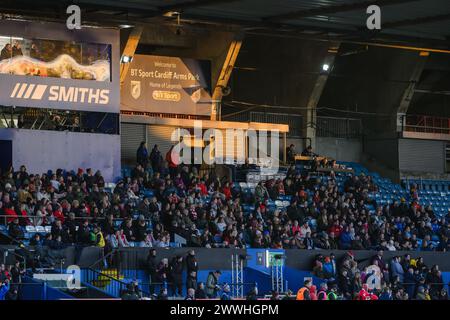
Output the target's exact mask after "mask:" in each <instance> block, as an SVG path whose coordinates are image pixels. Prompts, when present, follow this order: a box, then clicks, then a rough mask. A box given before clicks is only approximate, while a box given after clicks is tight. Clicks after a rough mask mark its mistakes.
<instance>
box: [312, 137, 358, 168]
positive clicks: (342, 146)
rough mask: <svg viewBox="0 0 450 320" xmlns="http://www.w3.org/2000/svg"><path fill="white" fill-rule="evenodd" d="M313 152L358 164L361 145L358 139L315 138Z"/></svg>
mask: <svg viewBox="0 0 450 320" xmlns="http://www.w3.org/2000/svg"><path fill="white" fill-rule="evenodd" d="M315 152H316V153H318V154H320V155H324V156H327V157H331V158H333V159H337V160H340V161H352V162H360V161H361V152H362V144H361V140H360V139H342V138H330V137H317V138H316V150H315Z"/></svg>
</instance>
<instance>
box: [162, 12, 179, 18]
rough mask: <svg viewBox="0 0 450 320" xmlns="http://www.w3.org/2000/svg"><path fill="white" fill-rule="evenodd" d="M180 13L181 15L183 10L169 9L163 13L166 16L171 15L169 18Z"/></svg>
mask: <svg viewBox="0 0 450 320" xmlns="http://www.w3.org/2000/svg"><path fill="white" fill-rule="evenodd" d="M180 15H181V12H178V11H168V12H165V13H164V14H163V16H164V17H169V18H171V17H175V16H180Z"/></svg>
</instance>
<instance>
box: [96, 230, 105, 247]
mask: <svg viewBox="0 0 450 320" xmlns="http://www.w3.org/2000/svg"><path fill="white" fill-rule="evenodd" d="M93 235H94V239H93V240H94V243H95V245H96V246H97V247H100V248H104V247H105V238H104V237H103V233H102V232H101V231H100V229H99V228H98V227H95V228H94V234H93Z"/></svg>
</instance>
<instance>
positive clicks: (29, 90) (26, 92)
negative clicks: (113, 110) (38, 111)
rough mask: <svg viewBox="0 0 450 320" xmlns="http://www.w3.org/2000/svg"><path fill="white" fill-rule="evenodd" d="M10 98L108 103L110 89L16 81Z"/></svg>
mask: <svg viewBox="0 0 450 320" xmlns="http://www.w3.org/2000/svg"><path fill="white" fill-rule="evenodd" d="M10 98H15V99H23V100H26V99H31V100H45V101H58V102H78V103H88V104H108V102H109V90H107V89H92V88H79V87H64V86H48V85H46V84H38V85H35V84H33V83H31V84H28V83H16V85H15V86H14V89H13V90H12V93H11V96H10Z"/></svg>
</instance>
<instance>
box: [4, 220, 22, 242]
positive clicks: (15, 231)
mask: <svg viewBox="0 0 450 320" xmlns="http://www.w3.org/2000/svg"><path fill="white" fill-rule="evenodd" d="M8 234H9V236H10V237H11V238H13V239H23V238H24V232H23V230H22V228H21V227H20V225H19V218H15V219H14V220H13V221H12V222H10V224H9V226H8Z"/></svg>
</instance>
